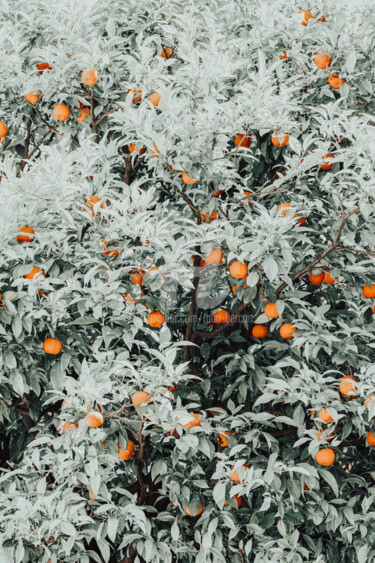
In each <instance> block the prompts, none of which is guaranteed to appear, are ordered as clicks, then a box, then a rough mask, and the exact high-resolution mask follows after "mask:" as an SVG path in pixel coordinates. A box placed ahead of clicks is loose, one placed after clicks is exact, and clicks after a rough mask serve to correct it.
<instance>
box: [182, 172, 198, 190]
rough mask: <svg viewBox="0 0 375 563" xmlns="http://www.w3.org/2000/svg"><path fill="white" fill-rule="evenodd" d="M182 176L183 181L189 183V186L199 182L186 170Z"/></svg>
mask: <svg viewBox="0 0 375 563" xmlns="http://www.w3.org/2000/svg"><path fill="white" fill-rule="evenodd" d="M181 177H182V181H183V182H185V184H188V185H189V186H191V185H192V184H196V183H197V182H198V180H193V178H189V176H188V175H187V174H186V172H185V170H184V171H183V173H182V176H181Z"/></svg>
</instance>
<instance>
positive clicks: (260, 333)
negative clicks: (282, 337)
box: [251, 325, 268, 338]
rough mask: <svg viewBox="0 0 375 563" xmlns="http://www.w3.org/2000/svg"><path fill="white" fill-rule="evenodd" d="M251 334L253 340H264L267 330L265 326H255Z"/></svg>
mask: <svg viewBox="0 0 375 563" xmlns="http://www.w3.org/2000/svg"><path fill="white" fill-rule="evenodd" d="M251 334H252V335H253V336H254V338H266V336H267V334H268V330H267V327H266V326H265V325H255V326H253V330H252V331H251Z"/></svg>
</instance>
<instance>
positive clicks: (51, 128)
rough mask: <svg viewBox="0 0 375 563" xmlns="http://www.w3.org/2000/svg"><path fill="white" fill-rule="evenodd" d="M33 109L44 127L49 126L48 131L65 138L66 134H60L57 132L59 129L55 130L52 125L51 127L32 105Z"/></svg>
mask: <svg viewBox="0 0 375 563" xmlns="http://www.w3.org/2000/svg"><path fill="white" fill-rule="evenodd" d="M30 105H31V104H30ZM31 107H32V108H33V110H34V111H35V113H36V114H37V116H38V117H39V119H40V121H42V122H43V123H44V125H47V127H48V129H49V130H50V131H53V132H54V133H56V135H59V136H60V137H63V136H64V133H60V131H57V129H54V128H53V127H52V125H50V124H49V123H48V121H46V120H45V119H44V118H43V117H42V116H41V115H40V112H39V110H38V109H37V108H36V107H35V106H33V105H31Z"/></svg>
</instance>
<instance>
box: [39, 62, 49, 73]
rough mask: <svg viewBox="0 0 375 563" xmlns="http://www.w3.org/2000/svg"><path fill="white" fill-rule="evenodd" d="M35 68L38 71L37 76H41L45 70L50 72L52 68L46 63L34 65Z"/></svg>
mask: <svg viewBox="0 0 375 563" xmlns="http://www.w3.org/2000/svg"><path fill="white" fill-rule="evenodd" d="M36 68H37V69H38V74H43V72H44V71H45V70H52V67H51V66H50V65H49V64H48V63H40V64H38V65H36Z"/></svg>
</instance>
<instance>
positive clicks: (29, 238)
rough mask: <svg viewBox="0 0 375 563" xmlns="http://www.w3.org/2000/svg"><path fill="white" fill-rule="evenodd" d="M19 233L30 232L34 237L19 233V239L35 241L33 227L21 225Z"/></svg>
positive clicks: (21, 240) (19, 240)
mask: <svg viewBox="0 0 375 563" xmlns="http://www.w3.org/2000/svg"><path fill="white" fill-rule="evenodd" d="M18 232H19V233H29V234H31V235H33V236H32V237H29V236H28V235H24V234H21V235H17V241H18V242H33V240H34V238H35V237H34V229H33V228H32V227H20V228H19V229H18Z"/></svg>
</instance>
